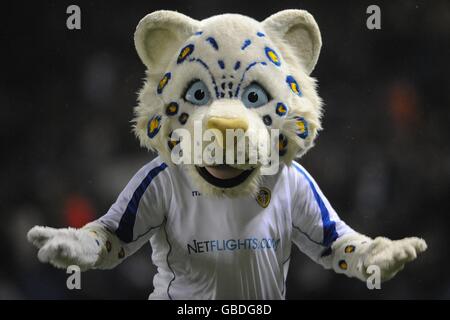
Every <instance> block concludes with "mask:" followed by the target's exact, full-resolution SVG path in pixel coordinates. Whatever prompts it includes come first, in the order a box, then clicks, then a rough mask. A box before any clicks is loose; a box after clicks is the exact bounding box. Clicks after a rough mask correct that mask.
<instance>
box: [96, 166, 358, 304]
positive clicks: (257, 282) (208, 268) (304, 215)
mask: <svg viewBox="0 0 450 320" xmlns="http://www.w3.org/2000/svg"><path fill="white" fill-rule="evenodd" d="M99 221H100V222H101V223H102V224H104V225H105V226H106V227H107V228H108V229H109V230H110V231H112V232H115V234H116V235H117V236H118V237H119V238H120V240H122V242H124V243H125V244H126V245H125V246H124V250H125V254H126V255H127V256H128V255H130V254H132V253H133V252H135V251H136V250H137V249H139V248H140V247H141V246H142V245H143V244H144V243H145V242H146V241H148V240H150V243H151V246H152V248H153V252H154V254H153V257H152V258H153V263H154V264H155V265H156V266H157V267H158V273H157V274H156V276H155V278H154V287H155V290H154V292H153V293H152V294H151V295H150V298H151V299H192V298H193V297H195V298H198V299H284V297H285V292H286V287H285V280H286V276H287V271H288V267H289V260H290V253H291V243H292V242H294V243H295V244H296V245H297V246H298V247H299V249H300V250H301V251H303V252H304V253H306V254H307V255H308V256H309V257H311V258H312V259H313V260H314V261H316V262H322V263H323V261H326V260H324V259H320V258H321V257H323V256H326V255H327V253H329V252H328V250H327V248H329V247H330V246H331V244H332V243H333V242H334V241H335V240H336V239H337V238H338V237H339V236H342V235H344V234H346V233H349V232H352V229H350V228H349V227H348V226H347V225H346V224H345V223H344V222H342V220H340V219H339V217H338V216H337V214H336V212H335V211H334V210H333V208H332V207H331V206H330V204H329V202H328V201H327V199H326V198H325V197H324V196H323V194H322V192H321V191H320V189H319V187H318V186H317V184H316V183H315V181H314V180H313V179H312V178H311V176H310V175H309V174H308V173H307V172H306V170H305V169H304V168H303V167H301V166H300V165H299V164H298V163H293V165H292V166H291V167H288V166H283V168H282V169H280V171H279V173H278V174H276V175H273V176H264V178H263V180H262V183H261V189H260V192H259V193H258V196H257V197H256V198H251V197H243V198H235V199H229V198H218V197H204V196H202V195H201V194H200V193H199V192H198V191H197V190H196V188H195V187H194V186H193V185H192V184H191V182H190V179H189V176H187V175H186V173H185V170H183V169H182V168H179V167H168V166H167V165H166V164H165V163H163V162H162V161H161V160H160V159H159V158H156V159H155V160H153V161H152V162H150V163H149V164H147V165H146V166H144V167H143V168H142V169H141V170H140V171H139V172H138V173H137V174H136V175H135V176H134V177H133V178H132V180H131V181H130V182H129V184H128V185H127V186H126V188H125V189H124V190H123V192H122V193H121V194H120V195H119V198H118V199H117V201H116V203H114V204H113V206H112V207H111V209H110V210H109V211H108V213H107V214H106V215H105V216H103V217H102V218H100V220H99ZM325 267H330V266H325Z"/></svg>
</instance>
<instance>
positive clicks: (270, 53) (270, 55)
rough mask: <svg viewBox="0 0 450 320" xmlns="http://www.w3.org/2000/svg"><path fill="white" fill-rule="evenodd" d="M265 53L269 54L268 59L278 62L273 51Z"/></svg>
mask: <svg viewBox="0 0 450 320" xmlns="http://www.w3.org/2000/svg"><path fill="white" fill-rule="evenodd" d="M267 54H268V55H269V57H270V60H272V61H273V62H275V63H278V62H279V60H278V57H277V55H276V54H275V52H273V51H269V52H268V53H267Z"/></svg>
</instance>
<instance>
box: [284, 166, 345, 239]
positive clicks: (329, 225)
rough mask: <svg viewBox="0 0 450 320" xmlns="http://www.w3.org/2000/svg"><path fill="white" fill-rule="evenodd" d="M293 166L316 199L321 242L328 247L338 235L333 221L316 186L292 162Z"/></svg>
mask: <svg viewBox="0 0 450 320" xmlns="http://www.w3.org/2000/svg"><path fill="white" fill-rule="evenodd" d="M293 166H294V168H295V169H296V170H297V171H298V172H300V173H301V174H302V175H303V176H304V177H305V178H306V180H307V181H308V183H309V186H310V187H311V190H312V192H313V194H314V198H315V199H316V202H317V204H318V206H319V209H320V215H321V217H322V226H323V241H322V243H323V245H324V246H325V247H329V246H331V244H332V243H333V242H334V241H335V240H336V239H337V238H338V237H339V236H338V233H337V232H336V223H335V222H334V221H331V220H330V213H329V212H328V209H327V207H326V206H325V203H324V202H323V200H322V198H321V197H320V195H319V193H318V192H317V189H316V186H315V185H314V183H313V181H312V180H311V179H310V177H309V176H308V175H307V174H306V172H305V171H304V170H303V169H302V168H301V167H300V166H299V165H297V164H296V163H295V162H293Z"/></svg>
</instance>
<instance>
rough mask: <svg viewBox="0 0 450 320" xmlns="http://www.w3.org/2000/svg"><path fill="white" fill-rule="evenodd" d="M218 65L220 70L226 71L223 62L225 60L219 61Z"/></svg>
mask: <svg viewBox="0 0 450 320" xmlns="http://www.w3.org/2000/svg"><path fill="white" fill-rule="evenodd" d="M217 63H218V64H219V67H220V69H222V70H223V69H225V63H224V62H223V60H219V61H217Z"/></svg>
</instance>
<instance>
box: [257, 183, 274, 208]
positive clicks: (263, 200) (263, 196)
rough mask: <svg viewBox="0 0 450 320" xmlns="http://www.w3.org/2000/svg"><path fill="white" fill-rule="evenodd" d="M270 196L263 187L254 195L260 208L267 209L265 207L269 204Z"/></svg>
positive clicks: (268, 191) (267, 190)
mask: <svg viewBox="0 0 450 320" xmlns="http://www.w3.org/2000/svg"><path fill="white" fill-rule="evenodd" d="M270 196H271V192H270V190H269V189H267V188H265V187H262V188H261V189H260V190H259V191H258V193H257V195H256V202H258V204H259V205H260V206H261V207H263V208H267V206H268V205H269V203H270Z"/></svg>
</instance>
